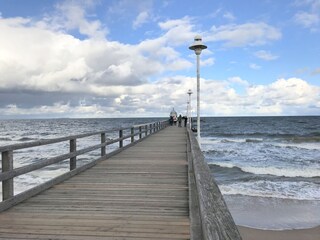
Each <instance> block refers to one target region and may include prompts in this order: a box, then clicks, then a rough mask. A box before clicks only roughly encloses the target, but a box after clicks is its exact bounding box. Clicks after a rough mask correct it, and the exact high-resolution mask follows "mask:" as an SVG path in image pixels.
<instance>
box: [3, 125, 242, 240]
mask: <svg viewBox="0 0 320 240" xmlns="http://www.w3.org/2000/svg"><path fill="white" fill-rule="evenodd" d="M188 139H189V137H188V133H187V131H186V128H178V127H167V128H164V129H163V130H161V131H159V132H158V133H156V134H153V135H150V136H149V137H148V138H147V139H146V140H144V141H141V142H138V143H137V144H135V145H134V146H132V147H130V148H127V149H126V150H124V151H122V152H120V153H118V154H116V155H114V156H112V157H110V158H108V159H106V160H103V161H100V162H99V163H97V165H95V166H93V167H92V168H90V169H88V170H86V171H84V172H82V173H80V174H78V175H75V176H74V177H72V178H70V179H68V180H66V181H64V182H62V183H60V184H57V185H54V186H53V187H51V188H50V189H48V190H46V191H43V192H42V193H41V194H38V195H36V196H34V197H31V198H29V199H27V200H25V201H23V202H22V203H20V204H18V205H15V206H13V207H12V208H10V209H9V210H6V211H4V212H2V213H0V239H66V240H67V239H77V240H80V239H86V240H91V239H132V240H134V239H135V240H138V239H168V240H169V239H241V237H240V235H239V233H238V231H237V229H236V227H235V225H234V223H233V220H232V218H231V223H230V219H229V218H230V217H231V215H230V213H229V211H228V210H227V209H226V207H225V206H223V207H222V208H221V209H220V210H219V211H220V213H219V211H218V213H217V212H216V211H215V212H214V214H216V218H217V219H218V220H217V219H212V215H210V214H209V215H207V214H203V211H208V209H207V210H206V209H204V207H205V206H203V205H205V204H207V203H204V204H203V203H202V202H201V201H202V200H201V198H200V199H199V198H198V196H197V195H198V192H199V191H200V193H201V194H204V195H206V193H204V192H202V190H199V189H198V190H197V183H196V182H197V181H199V182H201V181H202V180H201V179H200V180H197V179H196V174H193V172H194V170H193V166H190V165H193V164H192V161H191V160H192V159H191V158H193V157H192V154H191V152H192V151H191V148H192V146H191V145H190V143H191V144H194V143H192V140H191V141H190V140H188ZM194 154H196V153H194V152H193V155H194ZM194 167H195V168H197V166H196V165H195V166H194ZM208 186H209V190H212V187H211V185H208ZM208 186H205V187H208ZM214 191H216V190H214ZM214 194H216V195H217V194H218V196H215V197H218V198H219V199H218V201H216V202H217V203H218V204H220V202H219V201H221V199H220V198H222V197H221V194H220V192H218V193H216V192H215V193H214ZM204 201H207V200H206V199H204ZM210 202H211V201H209V204H210V206H211V207H216V206H214V205H212V204H211V203H210ZM223 203H224V202H223ZM218 208H220V207H218ZM221 211H222V217H221ZM225 211H227V213H225ZM202 215H203V216H202ZM224 215H225V216H224ZM201 218H202V219H201ZM214 218H215V217H214ZM226 219H227V220H226ZM212 221H213V222H212ZM219 221H221V223H220V222H219ZM208 223H209V224H210V225H212V226H209V227H208V226H206V225H208ZM220 224H222V225H223V224H224V225H225V227H226V229H224V227H223V226H222V227H221V226H220ZM230 226H231V227H230ZM210 228H214V229H215V230H214V234H211V233H208V231H210ZM220 231H221V232H222V233H220ZM217 232H218V233H217ZM225 233H227V234H225ZM225 236H229V237H225ZM235 236H236V237H235Z"/></svg>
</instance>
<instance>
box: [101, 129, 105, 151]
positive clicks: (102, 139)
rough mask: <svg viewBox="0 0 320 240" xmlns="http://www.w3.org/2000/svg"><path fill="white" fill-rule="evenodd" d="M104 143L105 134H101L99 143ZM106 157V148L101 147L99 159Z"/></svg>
mask: <svg viewBox="0 0 320 240" xmlns="http://www.w3.org/2000/svg"><path fill="white" fill-rule="evenodd" d="M105 142H106V134H105V133H101V143H105ZM104 155H106V146H103V147H101V157H102V156H104Z"/></svg>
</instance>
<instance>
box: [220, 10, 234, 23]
mask: <svg viewBox="0 0 320 240" xmlns="http://www.w3.org/2000/svg"><path fill="white" fill-rule="evenodd" d="M222 17H223V18H225V19H227V20H229V21H234V20H236V17H235V16H234V15H233V14H232V13H231V12H225V13H224V14H223V16H222Z"/></svg>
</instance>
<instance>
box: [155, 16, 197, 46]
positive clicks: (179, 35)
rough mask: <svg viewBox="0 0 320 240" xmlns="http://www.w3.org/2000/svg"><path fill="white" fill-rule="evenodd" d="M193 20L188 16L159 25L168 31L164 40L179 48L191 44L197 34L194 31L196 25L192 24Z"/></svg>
mask: <svg viewBox="0 0 320 240" xmlns="http://www.w3.org/2000/svg"><path fill="white" fill-rule="evenodd" d="M191 21H192V19H191V18H190V17H188V16H186V17H183V18H181V19H172V20H167V21H164V22H160V23H159V27H160V28H161V29H162V30H164V31H166V32H165V34H164V35H163V38H165V39H166V40H167V43H168V44H169V45H171V46H178V45H181V44H186V42H190V39H193V38H194V36H195V35H196V34H197V33H196V32H195V31H193V28H194V25H193V24H192V23H191Z"/></svg>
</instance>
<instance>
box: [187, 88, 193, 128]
mask: <svg viewBox="0 0 320 240" xmlns="http://www.w3.org/2000/svg"><path fill="white" fill-rule="evenodd" d="M187 94H188V95H189V98H188V105H187V118H188V123H189V126H190V128H191V127H192V123H191V94H192V91H191V89H189V90H188V92H187Z"/></svg>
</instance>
